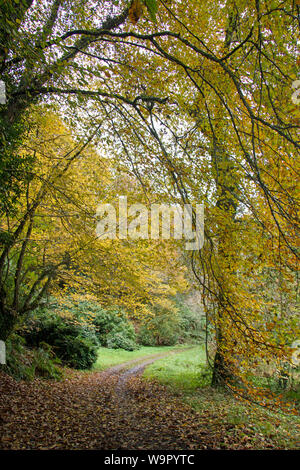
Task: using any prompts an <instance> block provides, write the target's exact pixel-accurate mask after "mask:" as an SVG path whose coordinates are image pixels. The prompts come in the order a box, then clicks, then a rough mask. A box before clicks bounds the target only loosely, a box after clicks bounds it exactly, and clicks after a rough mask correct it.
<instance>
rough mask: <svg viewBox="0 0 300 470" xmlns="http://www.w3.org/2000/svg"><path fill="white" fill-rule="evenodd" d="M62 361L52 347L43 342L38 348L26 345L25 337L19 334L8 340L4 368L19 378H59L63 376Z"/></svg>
mask: <svg viewBox="0 0 300 470" xmlns="http://www.w3.org/2000/svg"><path fill="white" fill-rule="evenodd" d="M59 364H60V361H59V360H58V358H56V357H55V355H54V353H53V351H52V349H51V347H50V346H49V345H47V344H45V343H42V344H41V345H40V347H39V348H38V349H29V348H26V346H25V339H24V338H22V337H21V336H19V335H17V334H13V335H11V336H10V337H9V338H8V340H7V342H6V365H5V366H3V369H4V370H5V371H6V372H7V373H8V374H10V375H12V376H13V377H15V379H17V380H32V379H33V378H34V377H35V376H40V377H44V378H47V379H55V380H58V379H60V378H61V377H62V372H61V369H60V368H59V367H58V365H59Z"/></svg>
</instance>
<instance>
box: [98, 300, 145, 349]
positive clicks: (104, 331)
mask: <svg viewBox="0 0 300 470" xmlns="http://www.w3.org/2000/svg"><path fill="white" fill-rule="evenodd" d="M93 323H94V325H95V328H96V334H97V337H98V338H99V340H100V342H101V344H102V345H103V346H107V347H108V348H113V349H118V348H121V349H126V350H127V351H133V350H134V349H137V348H138V345H137V342H136V334H135V330H134V327H133V325H132V324H131V323H130V321H129V320H128V318H127V317H126V314H125V312H124V311H123V310H122V309H120V308H118V307H113V308H110V309H109V310H103V309H102V310H101V311H99V312H98V313H97V315H96V317H95V319H94V321H93Z"/></svg>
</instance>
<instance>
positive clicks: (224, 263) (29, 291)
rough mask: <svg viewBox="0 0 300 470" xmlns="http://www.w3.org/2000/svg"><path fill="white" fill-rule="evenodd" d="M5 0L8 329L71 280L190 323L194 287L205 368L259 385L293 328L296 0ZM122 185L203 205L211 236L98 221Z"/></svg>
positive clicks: (225, 379)
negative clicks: (187, 236) (185, 315)
mask: <svg viewBox="0 0 300 470" xmlns="http://www.w3.org/2000/svg"><path fill="white" fill-rule="evenodd" d="M0 8H1V20H0V74H1V80H2V81H3V82H4V84H5V89H6V101H5V103H4V104H0V147H1V163H0V179H1V188H0V211H1V225H0V243H1V253H0V339H2V340H7V339H8V338H10V337H11V335H13V334H14V333H15V332H16V331H20V329H21V330H22V325H23V324H24V323H26V322H27V321H28V318H30V317H31V315H32V314H33V312H36V311H37V309H40V308H42V307H41V306H43V305H44V306H45V305H47V302H48V303H49V302H50V300H49V299H52V300H51V302H53V298H54V299H55V300H54V304H55V305H57V303H55V302H58V303H59V302H65V300H66V299H70V296H71V297H72V296H74V295H75V297H76V296H80V298H81V296H82V295H86V296H87V301H88V300H91V301H92V302H96V303H99V305H101V306H102V307H103V308H104V307H105V308H108V309H110V308H111V307H118V308H117V309H116V311H117V312H119V310H118V309H119V308H122V309H124V312H125V313H126V315H125V316H126V318H129V319H131V320H132V321H133V322H134V323H135V324H136V325H139V324H140V323H142V327H143V328H145V319H148V320H147V321H146V323H147V322H148V324H149V325H150V324H151V328H152V330H155V328H157V324H156V322H155V318H157V317H159V318H164V320H163V321H162V324H164V325H169V324H171V323H172V318H173V319H174V321H175V322H176V321H178V322H179V323H178V324H180V321H183V320H182V318H181V320H180V321H179V320H178V298H179V297H180V296H188V295H189V294H190V293H191V292H195V291H196V292H198V293H199V292H200V293H201V300H199V311H200V310H201V312H202V314H204V317H205V325H206V326H205V327H204V330H203V331H204V335H206V342H207V352H208V361H209V364H210V366H211V368H212V371H213V372H212V384H213V385H214V386H222V387H224V386H226V387H228V388H230V390H232V391H234V392H235V393H237V394H244V393H245V391H246V392H247V393H248V394H249V395H251V396H252V398H253V397H254V399H255V400H257V399H258V400H260V401H263V402H264V401H267V397H266V396H264V397H261V395H259V398H257V396H258V392H257V388H256V387H255V384H254V383H253V380H252V379H251V378H249V377H252V376H253V374H256V373H259V369H260V367H261V365H262V364H263V363H271V366H272V371H273V372H274V374H277V375H276V377H278V378H279V379H282V378H283V379H284V380H285V379H286V377H287V375H286V374H289V373H290V371H291V369H292V368H293V367H295V364H296V362H297V361H296V362H295V360H294V362H293V361H292V360H291V357H294V358H295V354H294V355H293V352H294V350H293V347H292V344H293V343H294V342H295V341H297V340H298V339H299V337H300V332H299V316H298V311H297V302H298V296H299V293H298V289H299V273H298V258H299V245H298V230H299V213H298V208H299V184H298V183H299V179H298V176H299V133H298V132H299V99H298V89H299V88H300V86H299V80H298V81H297V73H298V72H297V70H298V66H299V53H298V49H297V47H298V44H297V33H298V30H299V4H298V2H296V1H294V0H292V1H291V0H283V1H279V0H272V1H262V0H251V1H245V0H234V1H233V0H226V1H224V2H218V1H215V0H212V1H210V2H206V1H202V0H201V1H199V0H197V1H190V2H183V1H181V0H159V1H158V0H132V1H131V2H128V1H127V0H126V1H125V0H124V1H123V0H120V1H113V0H83V1H82V0H81V1H77V0H46V1H38V0H18V1H17V0H13V1H9V0H3V1H2V4H1V7H0ZM297 84H298V85H297ZM119 196H127V199H128V202H129V203H130V204H143V205H144V206H145V207H147V208H150V206H151V204H178V205H183V204H189V205H191V207H194V208H195V206H196V204H204V218H205V227H204V235H205V239H204V244H203V247H201V248H200V249H198V250H192V251H186V250H185V249H184V241H183V240H181V239H174V238H171V239H170V240H163V239H162V238H159V239H155V240H152V239H151V237H150V236H149V237H148V238H147V239H144V240H130V239H121V238H119V239H118V238H117V239H116V240H109V239H106V240H101V239H99V238H97V235H96V224H97V216H96V211H97V206H98V204H99V203H111V204H116V201H117V200H118V197H119ZM194 215H195V212H194ZM149 233H150V232H149ZM89 296H90V297H89ZM197 298H198V297H197ZM51 302H50V303H51ZM88 308H90V307H88ZM56 309H57V311H59V308H58V307H56ZM179 310H180V309H179ZM113 311H114V310H113ZM122 315H123V313H122ZM176 318H177V320H176ZM124 322H125V320H124ZM151 328H150V330H151ZM167 328H168V326H167ZM174 331H175V330H174ZM148 333H149V332H147V334H146V333H145V335H144V336H145V337H146V336H147V335H148ZM174 335H175V332H174ZM176 335H177V333H176ZM176 335H175V336H176ZM129 336H130V335H129ZM148 336H149V335H148ZM150 336H151V335H150ZM154 336H155V335H154ZM154 336H153V335H152V336H151V338H152V340H153V337H154ZM155 337H156V338H158V337H159V333H157V334H156V336H155ZM176 337H177V336H176ZM149 341H150V340H149ZM153 341H154V340H153ZM157 341H159V340H157ZM297 357H298V356H297ZM297 364H298V362H297ZM287 371H288V372H287Z"/></svg>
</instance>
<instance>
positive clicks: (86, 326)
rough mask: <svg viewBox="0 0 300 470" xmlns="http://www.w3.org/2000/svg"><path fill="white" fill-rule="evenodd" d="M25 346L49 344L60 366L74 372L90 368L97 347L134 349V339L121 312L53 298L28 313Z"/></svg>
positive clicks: (24, 330)
mask: <svg viewBox="0 0 300 470" xmlns="http://www.w3.org/2000/svg"><path fill="white" fill-rule="evenodd" d="M22 335H23V336H24V338H25V339H26V344H27V345H28V346H30V347H32V348H33V347H35V348H39V347H40V345H41V343H48V344H50V345H51V347H52V348H53V351H54V352H55V354H56V355H57V356H58V357H59V358H60V359H61V361H62V362H63V364H65V365H67V366H69V367H74V368H76V369H86V368H90V367H91V366H92V364H93V362H94V361H95V360H96V359H97V349H98V347H99V346H100V345H102V346H108V347H111V348H123V349H126V350H129V351H132V350H134V349H136V348H137V347H138V346H137V344H136V335H135V331H134V328H133V326H132V324H131V323H130V322H129V320H128V319H127V317H126V315H125V313H124V311H123V310H121V309H119V308H116V307H115V308H111V309H110V310H105V309H103V308H102V307H101V306H100V305H99V304H97V303H96V302H92V301H90V300H85V299H82V298H79V300H74V299H72V297H69V298H67V299H65V300H64V302H63V303H59V302H58V301H57V300H56V299H55V298H52V299H51V303H50V304H49V305H48V306H47V307H43V308H39V309H37V310H35V311H34V312H32V313H31V315H30V316H29V317H28V319H27V320H26V324H25V325H24V326H23V328H22Z"/></svg>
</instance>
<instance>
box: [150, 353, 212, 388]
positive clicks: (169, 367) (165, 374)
mask: <svg viewBox="0 0 300 470" xmlns="http://www.w3.org/2000/svg"><path fill="white" fill-rule="evenodd" d="M144 377H147V378H149V379H151V378H155V379H157V380H158V381H159V382H160V383H163V384H165V385H168V386H170V387H172V388H173V389H179V390H181V391H190V390H194V389H196V388H197V387H200V386H203V385H205V384H208V383H209V381H210V371H209V370H208V369H207V367H206V357H205V350H204V347H203V346H195V347H193V348H192V349H188V350H186V351H183V352H182V353H179V354H176V355H172V356H168V357H165V358H163V359H159V360H158V361H156V362H154V363H153V364H151V365H150V366H148V367H147V368H146V370H145V373H144Z"/></svg>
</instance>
